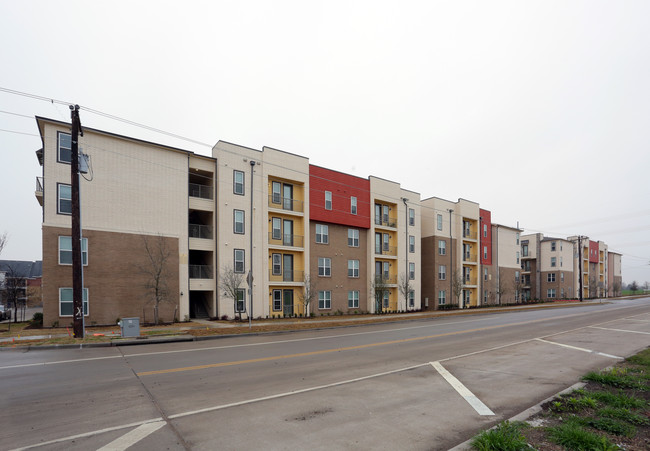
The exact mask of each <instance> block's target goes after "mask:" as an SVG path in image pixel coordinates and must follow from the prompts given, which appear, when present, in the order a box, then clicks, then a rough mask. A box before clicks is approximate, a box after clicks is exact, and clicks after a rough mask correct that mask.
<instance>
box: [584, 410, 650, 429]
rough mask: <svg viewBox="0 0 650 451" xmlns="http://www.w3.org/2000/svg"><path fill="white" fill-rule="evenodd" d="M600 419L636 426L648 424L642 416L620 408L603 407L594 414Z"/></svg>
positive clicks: (648, 421) (649, 422)
mask: <svg viewBox="0 0 650 451" xmlns="http://www.w3.org/2000/svg"><path fill="white" fill-rule="evenodd" d="M596 415H598V416H599V417H602V418H615V419H617V420H622V421H625V422H627V423H630V424H635V425H637V426H644V425H647V424H650V420H648V418H647V417H645V416H643V415H639V414H638V413H635V412H632V411H631V410H630V409H625V408H621V407H604V408H602V409H600V410H598V411H597V412H596Z"/></svg>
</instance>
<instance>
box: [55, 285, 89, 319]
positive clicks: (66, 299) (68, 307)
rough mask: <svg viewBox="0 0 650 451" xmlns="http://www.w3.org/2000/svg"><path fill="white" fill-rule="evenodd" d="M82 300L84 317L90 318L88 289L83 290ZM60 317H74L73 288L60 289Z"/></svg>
mask: <svg viewBox="0 0 650 451" xmlns="http://www.w3.org/2000/svg"><path fill="white" fill-rule="evenodd" d="M81 298H82V301H83V306H84V316H88V288H84V289H83V290H82V295H81ZM59 316H74V308H73V300H72V288H59Z"/></svg>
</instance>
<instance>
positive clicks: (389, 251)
mask: <svg viewBox="0 0 650 451" xmlns="http://www.w3.org/2000/svg"><path fill="white" fill-rule="evenodd" d="M375 254H376V255H392V256H396V255H397V246H382V247H375Z"/></svg>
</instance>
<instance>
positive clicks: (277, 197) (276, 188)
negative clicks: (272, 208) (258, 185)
mask: <svg viewBox="0 0 650 451" xmlns="http://www.w3.org/2000/svg"><path fill="white" fill-rule="evenodd" d="M271 193H272V194H271V203H274V204H279V203H281V199H282V184H281V183H280V182H271Z"/></svg>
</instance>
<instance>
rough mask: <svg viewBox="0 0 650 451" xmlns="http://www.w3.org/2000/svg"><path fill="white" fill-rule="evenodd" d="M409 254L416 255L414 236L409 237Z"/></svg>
mask: <svg viewBox="0 0 650 451" xmlns="http://www.w3.org/2000/svg"><path fill="white" fill-rule="evenodd" d="M409 252H410V253H411V254H413V253H415V237H414V236H413V235H409Z"/></svg>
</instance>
